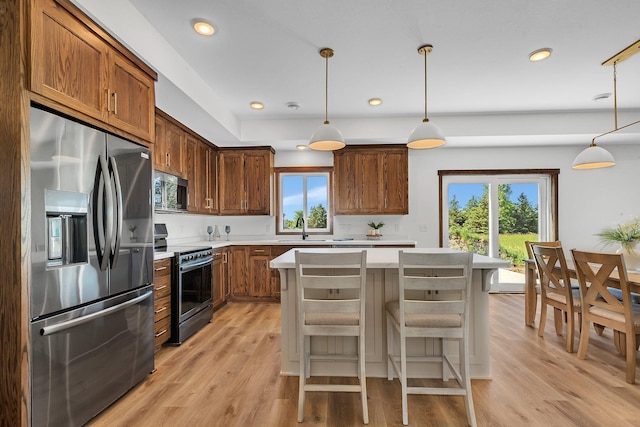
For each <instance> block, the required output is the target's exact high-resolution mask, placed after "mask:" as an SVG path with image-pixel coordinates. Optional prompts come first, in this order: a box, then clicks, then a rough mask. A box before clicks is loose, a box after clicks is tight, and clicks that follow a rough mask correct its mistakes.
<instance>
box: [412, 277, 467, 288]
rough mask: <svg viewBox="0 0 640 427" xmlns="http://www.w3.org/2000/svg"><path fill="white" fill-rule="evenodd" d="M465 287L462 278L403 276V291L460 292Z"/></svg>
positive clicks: (465, 283) (464, 278) (464, 279)
mask: <svg viewBox="0 0 640 427" xmlns="http://www.w3.org/2000/svg"><path fill="white" fill-rule="evenodd" d="M466 285H467V278H466V277H464V276H449V277H418V276H404V289H405V290H420V291H439V290H450V291H461V290H464V289H465V287H466Z"/></svg>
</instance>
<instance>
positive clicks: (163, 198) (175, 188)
mask: <svg viewBox="0 0 640 427" xmlns="http://www.w3.org/2000/svg"><path fill="white" fill-rule="evenodd" d="M188 201H189V183H188V181H187V180H186V179H182V178H180V177H178V176H175V175H171V174H168V173H164V172H158V171H156V172H154V174H153V208H154V210H156V211H159V212H186V211H187V206H188Z"/></svg>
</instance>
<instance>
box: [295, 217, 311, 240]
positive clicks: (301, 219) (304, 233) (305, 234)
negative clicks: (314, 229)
mask: <svg viewBox="0 0 640 427" xmlns="http://www.w3.org/2000/svg"><path fill="white" fill-rule="evenodd" d="M301 222H302V240H307V237H309V234H307V232H306V231H305V228H304V218H302V217H301V216H300V217H298V221H296V228H297V227H300V223H301Z"/></svg>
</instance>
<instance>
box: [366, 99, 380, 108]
mask: <svg viewBox="0 0 640 427" xmlns="http://www.w3.org/2000/svg"><path fill="white" fill-rule="evenodd" d="M380 104H382V99H380V98H371V99H370V100H369V105H372V106H374V107H377V106H378V105H380Z"/></svg>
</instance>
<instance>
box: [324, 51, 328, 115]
mask: <svg viewBox="0 0 640 427" xmlns="http://www.w3.org/2000/svg"><path fill="white" fill-rule="evenodd" d="M324 63H325V68H324V75H325V79H324V124H325V125H328V124H329V56H325V58H324Z"/></svg>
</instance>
